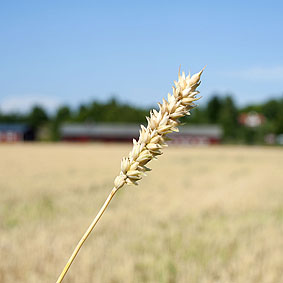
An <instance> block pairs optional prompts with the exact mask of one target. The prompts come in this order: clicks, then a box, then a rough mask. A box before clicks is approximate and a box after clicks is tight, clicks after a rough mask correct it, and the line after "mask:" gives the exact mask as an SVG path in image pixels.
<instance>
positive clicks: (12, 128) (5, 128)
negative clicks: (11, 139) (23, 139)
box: [0, 123, 28, 132]
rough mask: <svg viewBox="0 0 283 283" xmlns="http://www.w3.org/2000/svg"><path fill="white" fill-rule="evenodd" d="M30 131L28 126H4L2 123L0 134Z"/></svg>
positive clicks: (0, 124)
mask: <svg viewBox="0 0 283 283" xmlns="http://www.w3.org/2000/svg"><path fill="white" fill-rule="evenodd" d="M27 130H28V126H27V125H26V124H6V123H5V124H4V123H3V124H2V123H0V132H25V131H27Z"/></svg>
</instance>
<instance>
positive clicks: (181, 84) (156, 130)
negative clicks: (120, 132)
mask: <svg viewBox="0 0 283 283" xmlns="http://www.w3.org/2000/svg"><path fill="white" fill-rule="evenodd" d="M202 72H203V70H201V71H200V72H199V73H197V74H195V75H193V76H192V77H191V76H190V74H189V75H188V76H185V73H184V72H183V73H182V75H181V74H180V71H179V75H178V81H174V84H175V86H173V94H170V93H168V100H165V99H163V101H162V103H159V104H158V106H159V111H157V110H155V109H153V110H152V111H150V116H149V117H146V119H147V122H148V124H147V127H144V126H141V129H140V136H139V139H138V141H137V140H135V139H134V140H133V149H132V150H131V152H130V153H129V156H128V157H124V158H123V159H122V161H121V172H120V174H119V175H118V176H117V177H116V179H115V181H114V188H113V189H112V191H111V192H110V194H109V196H108V197H107V199H106V201H105V203H104V204H103V206H102V207H101V209H100V211H99V212H98V214H97V215H96V217H95V218H94V220H93V221H92V223H91V224H90V226H89V227H88V229H87V231H86V232H85V234H84V235H83V237H82V238H81V240H80V241H79V243H78V244H77V246H76V248H75V250H74V251H73V253H72V255H71V257H70V258H69V260H68V262H67V264H66V265H65V267H64V269H63V271H62V273H61V274H60V276H59V278H58V279H57V281H56V283H60V282H62V280H63V278H64V277H65V275H66V273H67V271H68V270H69V268H70V266H71V264H72V262H73V261H74V259H75V257H76V255H77V254H78V252H79V250H80V248H81V247H82V245H83V243H84V242H85V240H86V239H87V237H88V236H89V234H90V233H91V231H92V230H93V228H94V226H95V225H96V223H97V222H98V220H99V219H100V217H101V216H102V214H103V212H104V211H105V209H106V208H107V206H108V205H109V203H110V201H111V199H112V198H113V196H114V195H115V193H116V192H117V191H118V190H119V189H120V188H122V187H123V186H124V185H125V184H131V185H137V184H138V183H137V182H138V181H139V180H140V179H141V178H142V176H143V175H145V174H146V172H147V171H150V170H151V169H150V168H148V167H147V166H146V165H147V163H148V162H149V161H151V160H152V159H154V158H157V156H158V155H161V154H162V151H161V150H162V149H163V148H164V147H166V146H167V144H166V143H165V141H166V140H167V138H166V135H167V134H169V133H171V132H178V131H179V130H178V128H177V126H178V125H180V122H179V120H178V119H179V118H181V117H183V116H185V115H190V110H191V109H192V108H194V107H195V104H194V101H196V100H198V99H199V98H197V97H196V95H197V94H198V93H199V91H197V87H198V86H199V85H200V77H201V74H202Z"/></svg>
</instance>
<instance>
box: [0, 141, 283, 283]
mask: <svg viewBox="0 0 283 283" xmlns="http://www.w3.org/2000/svg"><path fill="white" fill-rule="evenodd" d="M130 148H131V145H123V146H122V145H106V146H105V145H94V144H92V145H63V144H60V145H48V144H46V145H42V144H35V145H4V146H1V147H0V172H1V173H0V193H1V194H0V282H1V283H2V282H5V283H6V282H7V283H10V282H28V283H33V282H42V283H44V282H54V281H55V280H56V277H57V276H58V274H59V273H60V271H61V268H62V263H64V262H65V261H66V260H67V258H68V256H69V255H70V252H71V251H72V250H73V247H74V246H75V244H76V243H77V241H78V240H79V238H80V237H81V234H82V233H83V232H84V230H85V229H86V227H87V226H88V225H89V223H90V222H91V220H92V219H93V217H94V215H95V214H96V213H97V211H98V209H99V208H100V206H101V204H102V203H103V201H104V200H105V198H106V196H107V194H108V192H109V191H110V190H111V188H112V182H113V176H115V175H116V174H117V173H118V172H117V170H118V169H117V168H118V167H119V160H120V159H121V157H122V156H124V155H126V154H127V152H128V151H129V149H130ZM165 151H166V154H164V156H161V157H160V161H159V162H154V163H152V167H153V169H154V170H153V172H152V173H151V174H149V176H148V177H147V178H145V179H144V180H143V182H141V183H140V185H139V187H125V188H124V189H123V190H120V191H119V192H118V193H117V195H116V196H115V198H116V199H119V200H114V201H113V202H112V203H111V205H110V207H109V209H108V210H107V211H106V213H105V215H104V216H103V221H101V223H99V224H98V226H97V228H96V230H95V231H94V233H93V234H92V235H91V236H90V238H89V239H88V241H87V242H86V244H85V245H84V248H83V249H82V250H81V252H80V254H79V256H78V258H77V259H76V261H75V262H74V264H73V266H72V268H71V269H70V271H69V273H68V274H67V276H66V282H80V283H83V282H104V283H118V282H127V283H128V282H129V283H139V282H149V283H156V282H164V283H165V282H167V283H174V282H180V283H187V282H190V283H194V282H198V283H199V282H201V283H206V282H207V283H208V282H209V283H211V282H212V283H213V282H218V283H224V282H238V283H250V282H264V283H269V282H270V283H271V282H274V283H280V282H283V268H282V266H283V252H282V251H283V237H282V235H283V186H282V183H283V174H282V168H283V151H282V150H281V149H279V148H256V147H255V148H248V147H234V148H233V147H210V148H206V147H203V148H183V147H180V148H177V147H171V148H168V149H166V150H165ZM114 216H115V217H114Z"/></svg>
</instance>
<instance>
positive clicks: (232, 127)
mask: <svg viewBox="0 0 283 283" xmlns="http://www.w3.org/2000/svg"><path fill="white" fill-rule="evenodd" d="M219 122H220V124H221V125H222V128H223V132H224V139H225V140H226V141H233V140H235V139H236V137H237V134H238V132H237V131H238V128H239V124H238V112H237V108H236V106H235V104H234V101H233V99H232V97H231V96H227V97H226V98H225V99H224V100H223V106H222V109H221V112H220V119H219Z"/></svg>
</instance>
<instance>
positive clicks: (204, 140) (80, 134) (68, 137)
mask: <svg viewBox="0 0 283 283" xmlns="http://www.w3.org/2000/svg"><path fill="white" fill-rule="evenodd" d="M139 129H140V125H138V124H104V123H102V124H101V123H98V124H65V125H63V126H62V127H61V129H60V134H61V140H63V141H77V142H89V141H100V142H132V140H133V138H135V139H138V137H139ZM179 129H180V132H179V133H171V134H169V137H170V138H171V139H172V140H171V141H170V143H173V144H218V143H220V142H221V136H222V129H221V128H220V127H219V126H215V125H198V126H196V125H193V126H181V127H180V128H179Z"/></svg>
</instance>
